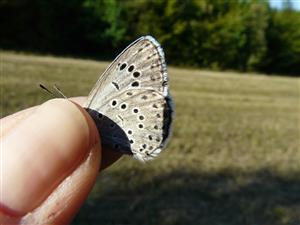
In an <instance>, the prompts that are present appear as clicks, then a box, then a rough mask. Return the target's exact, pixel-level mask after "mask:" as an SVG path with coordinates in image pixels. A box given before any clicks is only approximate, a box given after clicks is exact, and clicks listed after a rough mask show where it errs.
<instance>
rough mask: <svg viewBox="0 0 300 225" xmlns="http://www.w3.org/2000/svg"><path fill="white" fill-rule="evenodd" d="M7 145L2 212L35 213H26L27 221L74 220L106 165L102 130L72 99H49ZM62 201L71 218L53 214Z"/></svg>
mask: <svg viewBox="0 0 300 225" xmlns="http://www.w3.org/2000/svg"><path fill="white" fill-rule="evenodd" d="M1 144H2V150H3V151H2V152H1V153H2V157H1V161H2V162H5V163H2V168H1V169H2V174H1V175H2V177H1V178H2V180H1V181H2V182H1V190H2V193H1V210H2V213H5V214H6V215H7V216H9V215H13V216H17V217H19V218H21V217H22V216H25V215H31V216H30V217H29V216H25V217H23V218H24V219H26V220H30V218H31V219H33V218H37V217H38V216H40V219H44V220H50V219H52V220H57V218H60V219H64V220H68V219H70V218H69V217H70V215H73V213H74V210H75V211H76V210H77V209H78V207H79V205H81V203H82V202H83V200H84V199H85V198H86V196H87V194H88V192H89V191H90V189H91V187H92V185H93V183H94V181H95V179H96V175H97V173H98V170H99V165H100V149H99V148H100V144H99V136H98V131H97V129H96V127H95V125H94V123H93V121H92V119H91V118H90V116H89V115H88V113H87V112H86V111H85V110H83V109H82V108H81V107H80V106H78V105H75V104H73V103H72V102H70V101H66V100H57V99H56V100H51V101H48V102H47V103H45V104H43V105H41V106H40V107H38V108H36V110H34V112H32V114H31V115H28V117H27V118H26V119H24V120H23V121H22V122H20V123H19V124H18V125H15V127H14V129H12V130H10V131H9V132H8V133H5V134H4V135H3V137H2V140H1ZM67 177H68V179H66V178H67ZM63 184H64V185H63ZM68 184H74V185H75V186H68ZM61 185H62V186H61ZM51 196H52V197H51ZM51 199H52V200H51ZM59 203H60V204H63V205H64V206H65V207H62V208H61V210H60V211H64V212H65V213H63V214H64V215H65V216H61V214H59V213H58V214H53V212H58V211H59V210H58V209H57V205H59ZM65 203H69V204H67V205H65ZM44 205H48V207H46V208H43V206H44ZM44 207H45V206H44ZM47 209H51V210H50V211H47ZM29 212H31V213H30V214H28V213H29ZM47 212H48V213H52V214H51V215H56V216H50V217H49V215H50V214H47ZM45 213H46V214H45ZM34 216H35V217H34ZM44 216H47V218H45V217H44ZM15 218H16V217H15ZM1 219H5V218H4V216H3V214H2V217H1V216H0V221H1ZM6 219H7V217H6Z"/></svg>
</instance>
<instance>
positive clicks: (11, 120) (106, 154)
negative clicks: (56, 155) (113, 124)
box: [0, 96, 122, 170]
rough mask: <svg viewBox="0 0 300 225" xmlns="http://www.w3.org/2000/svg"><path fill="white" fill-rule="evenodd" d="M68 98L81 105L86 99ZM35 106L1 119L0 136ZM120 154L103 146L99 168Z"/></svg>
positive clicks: (110, 163)
mask: <svg viewBox="0 0 300 225" xmlns="http://www.w3.org/2000/svg"><path fill="white" fill-rule="evenodd" d="M69 99H70V100H71V101H73V102H75V103H77V104H79V105H81V106H83V105H84V103H85V101H86V97H83V96H80V97H72V98H69ZM37 107H38V106H35V107H31V108H28V109H25V110H22V111H20V112H17V113H14V114H12V115H10V116H7V117H5V118H3V119H1V130H0V137H2V135H3V134H5V133H7V132H8V131H9V130H10V129H12V128H13V127H14V126H16V125H17V124H18V123H20V122H21V121H22V120H24V119H25V118H27V117H28V116H29V115H30V114H31V113H32V112H34V111H35V110H36V108H37ZM121 156H122V154H121V153H119V152H115V151H111V150H109V149H107V148H106V147H105V146H103V148H102V158H101V168H100V170H104V169H105V168H107V167H109V166H110V165H112V164H113V163H114V162H116V161H117V160H118V159H119V158H120V157H121Z"/></svg>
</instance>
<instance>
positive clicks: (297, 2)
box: [269, 0, 300, 10]
mask: <svg viewBox="0 0 300 225" xmlns="http://www.w3.org/2000/svg"><path fill="white" fill-rule="evenodd" d="M269 1H270V5H271V6H272V7H274V8H277V9H281V8H282V4H283V2H284V1H285V0H269ZM290 2H291V3H292V5H293V8H294V9H296V10H300V0H290Z"/></svg>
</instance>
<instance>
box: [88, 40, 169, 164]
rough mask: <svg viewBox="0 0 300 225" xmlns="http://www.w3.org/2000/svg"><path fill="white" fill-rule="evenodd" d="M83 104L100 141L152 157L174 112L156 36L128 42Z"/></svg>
mask: <svg viewBox="0 0 300 225" xmlns="http://www.w3.org/2000/svg"><path fill="white" fill-rule="evenodd" d="M86 107H87V108H88V110H89V112H90V114H91V115H92V117H93V118H94V120H95V122H96V124H97V127H98V129H99V132H100V135H101V138H102V142H103V144H105V145H107V146H109V147H110V148H112V149H115V150H117V151H120V152H124V153H128V154H133V155H134V156H135V157H136V158H138V159H140V160H142V161H145V160H148V159H151V158H153V157H155V156H156V155H157V154H158V153H159V152H160V150H161V148H162V147H163V145H164V143H165V140H166V138H167V136H168V134H169V127H170V124H171V114H172V108H171V104H170V97H169V95H168V83H167V70H166V63H165V58H164V54H163V51H162V49H161V47H160V46H159V44H158V43H157V41H155V39H153V38H152V37H149V36H146V37H141V38H140V39H138V40H136V41H135V42H133V43H132V44H131V45H130V46H128V47H127V48H126V49H125V50H124V51H123V52H122V53H121V54H120V55H119V56H118V57H117V58H116V59H115V60H114V61H113V62H112V63H111V65H110V66H109V67H108V68H107V70H106V71H105V72H104V73H103V75H102V76H101V77H100V78H99V80H98V81H97V83H96V85H95V87H94V88H93V90H92V91H91V93H90V95H89V97H88V101H87V103H86Z"/></svg>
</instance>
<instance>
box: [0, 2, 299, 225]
mask: <svg viewBox="0 0 300 225" xmlns="http://www.w3.org/2000/svg"><path fill="white" fill-rule="evenodd" d="M0 28H1V29H0V49H1V52H0V54H1V56H0V57H1V79H0V84H1V117H4V116H6V115H8V114H11V113H13V112H16V111H18V110H21V109H24V108H27V107H29V106H32V105H37V104H40V103H42V102H44V101H46V100H47V99H49V98H51V97H49V96H48V95H47V94H45V93H44V92H42V91H41V90H39V88H38V85H39V83H43V84H45V85H47V86H51V85H53V84H57V85H58V86H59V87H60V88H61V89H62V90H63V91H64V93H65V94H66V95H67V96H80V95H87V94H88V93H89V91H90V90H91V88H92V86H93V85H94V83H95V81H96V80H97V79H98V77H99V75H100V74H101V73H102V72H103V71H104V69H105V68H106V66H107V65H108V63H109V61H111V60H112V59H113V58H114V57H115V56H116V55H117V54H118V53H120V52H121V51H122V49H123V48H124V47H126V46H127V45H128V44H129V43H131V42H132V41H134V40H135V39H136V38H138V37H139V36H141V35H146V34H151V35H153V36H154V37H155V38H156V39H157V40H158V41H159V42H160V43H161V45H162V47H163V48H164V50H165V53H166V59H167V62H168V64H169V74H170V81H171V93H172V95H173V97H174V100H175V104H176V117H175V121H174V127H173V137H172V138H171V141H170V143H169V145H168V146H167V148H166V150H165V151H164V152H163V153H162V154H161V155H160V157H158V159H156V160H154V161H153V162H150V163H147V164H141V163H139V162H137V161H135V160H133V159H131V158H130V157H123V158H122V159H121V160H120V161H119V162H118V163H116V164H115V165H113V166H112V167H111V168H109V169H107V170H106V171H104V172H103V173H101V174H100V175H99V180H98V182H97V184H96V186H95V187H94V189H93V191H92V193H91V195H90V196H89V198H88V200H87V201H86V203H85V204H84V206H83V207H82V208H81V210H80V212H79V214H78V215H77V217H76V218H75V219H74V221H73V224H74V225H79V224H107V225H109V224H111V225H113V224H114V225H121V224H122V225H123V224H124V225H125V224H126V225H127V224H149V225H150V224H163V225H169V224H170V225H173V224H211V225H220V224H222V225H240V224H249V225H250V224H251V225H252V224H256V225H286V224H289V225H299V224H300V194H299V193H300V147H299V146H300V145H299V144H300V143H299V138H300V121H299V116H300V105H299V104H300V100H299V92H300V90H299V89H300V80H299V75H300V1H299V0H290V1H288V0H286V1H284V0H282V1H281V0H270V1H267V0H265V1H263V0H230V1H225V0H224V1H222V0H180V1H179V0H177V1H176V0H127V1H117V0H69V1H60V0H0Z"/></svg>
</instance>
